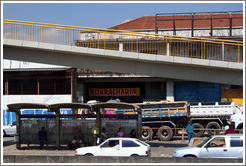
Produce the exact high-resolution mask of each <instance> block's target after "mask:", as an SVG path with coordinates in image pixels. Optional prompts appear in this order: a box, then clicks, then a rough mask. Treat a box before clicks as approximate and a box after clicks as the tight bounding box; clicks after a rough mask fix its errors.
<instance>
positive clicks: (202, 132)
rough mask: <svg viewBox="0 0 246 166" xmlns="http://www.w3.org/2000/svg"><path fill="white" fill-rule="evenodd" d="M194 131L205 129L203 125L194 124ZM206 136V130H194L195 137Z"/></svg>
mask: <svg viewBox="0 0 246 166" xmlns="http://www.w3.org/2000/svg"><path fill="white" fill-rule="evenodd" d="M193 125H194V129H204V127H203V125H201V123H194V124H193ZM203 134H204V130H194V134H193V135H194V137H201V136H202V135H203Z"/></svg>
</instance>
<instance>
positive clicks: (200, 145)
mask: <svg viewBox="0 0 246 166" xmlns="http://www.w3.org/2000/svg"><path fill="white" fill-rule="evenodd" d="M211 138H212V137H209V138H208V139H206V140H205V141H203V142H202V143H200V144H199V145H197V146H196V147H199V148H201V147H202V146H203V145H205V144H206V143H207V142H208V140H210V139H211Z"/></svg>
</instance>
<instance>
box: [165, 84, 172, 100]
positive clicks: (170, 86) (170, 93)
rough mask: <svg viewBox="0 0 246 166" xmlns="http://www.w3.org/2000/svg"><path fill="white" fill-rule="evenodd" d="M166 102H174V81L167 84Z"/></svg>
mask: <svg viewBox="0 0 246 166" xmlns="http://www.w3.org/2000/svg"><path fill="white" fill-rule="evenodd" d="M166 88H167V90H166V93H167V97H166V100H168V101H171V102H173V101H174V82H173V80H167V82H166Z"/></svg>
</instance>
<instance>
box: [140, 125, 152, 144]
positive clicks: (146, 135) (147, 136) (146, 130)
mask: <svg viewBox="0 0 246 166" xmlns="http://www.w3.org/2000/svg"><path fill="white" fill-rule="evenodd" d="M142 128H143V129H142V140H144V141H145V140H149V139H150V133H151V132H152V129H151V128H150V127H148V126H143V127H142ZM152 133H153V132H152Z"/></svg>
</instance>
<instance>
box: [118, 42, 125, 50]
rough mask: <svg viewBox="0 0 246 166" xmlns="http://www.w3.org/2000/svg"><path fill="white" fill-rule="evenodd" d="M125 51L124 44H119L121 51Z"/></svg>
mask: <svg viewBox="0 0 246 166" xmlns="http://www.w3.org/2000/svg"><path fill="white" fill-rule="evenodd" d="M123 49H124V46H123V43H119V51H121V52H122V51H123Z"/></svg>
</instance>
